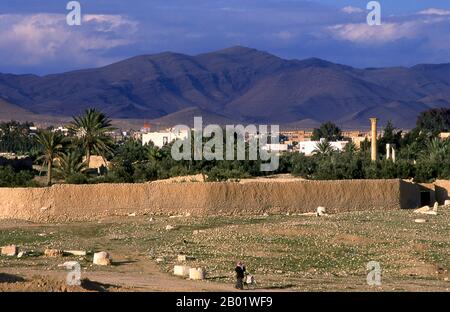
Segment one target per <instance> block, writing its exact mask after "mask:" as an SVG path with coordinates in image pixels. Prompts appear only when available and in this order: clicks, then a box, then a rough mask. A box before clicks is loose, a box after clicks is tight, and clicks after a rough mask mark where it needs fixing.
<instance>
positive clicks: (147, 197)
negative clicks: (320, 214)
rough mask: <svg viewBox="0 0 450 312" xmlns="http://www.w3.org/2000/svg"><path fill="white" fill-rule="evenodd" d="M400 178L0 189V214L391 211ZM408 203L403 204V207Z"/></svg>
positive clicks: (77, 217)
mask: <svg viewBox="0 0 450 312" xmlns="http://www.w3.org/2000/svg"><path fill="white" fill-rule="evenodd" d="M403 183H405V182H403V181H400V180H348V181H295V182H285V183H277V182H273V183H272V182H269V183H267V182H263V183H261V182H250V183H242V184H241V183H231V182H224V183H201V182H186V183H170V184H163V183H144V184H97V185H54V186H52V187H50V188H0V219H24V220H30V221H43V222H66V221H83V220H93V219H98V218H101V217H106V216H125V215H127V214H129V213H136V214H138V215H139V214H160V215H174V214H184V213H191V214H192V215H197V216H202V215H233V214H260V213H264V212H267V213H287V212H290V213H303V212H313V211H315V209H316V208H317V206H324V207H326V208H327V210H328V211H329V212H330V213H337V212H344V211H355V210H391V209H400V208H410V207H407V205H408V202H407V201H405V202H402V201H401V189H402V188H401V185H402V184H403ZM405 205H406V206H405Z"/></svg>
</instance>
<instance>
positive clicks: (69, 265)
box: [58, 261, 79, 270]
mask: <svg viewBox="0 0 450 312" xmlns="http://www.w3.org/2000/svg"><path fill="white" fill-rule="evenodd" d="M76 265H79V263H78V262H76V261H66V262H64V263H63V264H59V265H58V266H59V267H64V268H66V269H67V270H71V269H72V268H73V267H75V266H76Z"/></svg>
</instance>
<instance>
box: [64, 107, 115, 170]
mask: <svg viewBox="0 0 450 312" xmlns="http://www.w3.org/2000/svg"><path fill="white" fill-rule="evenodd" d="M73 119H74V120H73V122H72V123H71V125H70V126H69V129H70V131H71V132H72V134H73V135H74V136H75V143H76V144H77V145H79V146H81V147H82V148H83V150H84V152H85V156H86V163H87V164H89V161H90V159H91V154H92V153H95V154H97V155H100V156H102V157H103V159H106V156H107V154H109V153H110V152H111V151H112V146H113V139H112V137H111V136H109V135H108V134H107V132H110V131H113V130H114V128H113V127H112V126H111V120H110V119H108V118H107V117H106V115H105V114H103V113H102V112H100V111H98V110H96V109H95V108H92V109H88V110H86V111H85V113H84V115H82V116H79V117H74V118H73Z"/></svg>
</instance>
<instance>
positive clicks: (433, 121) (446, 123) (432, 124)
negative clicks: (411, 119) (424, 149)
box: [416, 108, 450, 136]
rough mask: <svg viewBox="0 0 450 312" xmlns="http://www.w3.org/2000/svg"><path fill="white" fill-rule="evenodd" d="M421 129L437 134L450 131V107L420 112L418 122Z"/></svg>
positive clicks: (417, 124)
mask: <svg viewBox="0 0 450 312" xmlns="http://www.w3.org/2000/svg"><path fill="white" fill-rule="evenodd" d="M416 126H417V128H418V129H419V130H420V131H423V132H427V133H429V134H431V135H433V136H437V135H438V134H439V133H441V132H450V109H448V108H433V109H430V110H427V111H424V112H422V113H420V115H419V117H418V118H417V123H416Z"/></svg>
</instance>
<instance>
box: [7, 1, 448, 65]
mask: <svg viewBox="0 0 450 312" xmlns="http://www.w3.org/2000/svg"><path fill="white" fill-rule="evenodd" d="M67 2H69V0H2V1H1V2H0V72H12V73H36V74H48V73H55V72H62V71H67V70H73V69H80V68H87V67H98V66H103V65H106V64H109V63H112V62H115V61H118V60H121V59H125V58H127V57H132V56H135V55H139V54H152V53H158V52H162V51H174V52H180V53H187V54H198V53H203V52H209V51H213V50H218V49H222V48H225V47H229V46H233V45H243V46H248V47H252V48H257V49H261V50H265V51H268V52H271V53H273V54H276V55H278V56H280V57H284V58H297V59H303V58H308V57H320V58H323V59H327V60H330V61H333V62H338V63H343V64H347V65H352V66H355V67H383V66H412V65H415V64H418V63H446V62H450V32H449V31H448V30H450V1H449V0H380V1H379V2H380V3H381V7H382V23H383V24H382V25H381V26H368V25H367V23H366V16H367V14H368V11H367V10H366V5H367V3H368V2H369V0H339V1H338V0H309V1H305V0H219V1H215V0H79V2H80V4H81V8H82V18H83V22H82V25H81V26H72V27H70V26H68V25H67V24H66V14H67V13H68V11H66V4H67Z"/></svg>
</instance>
